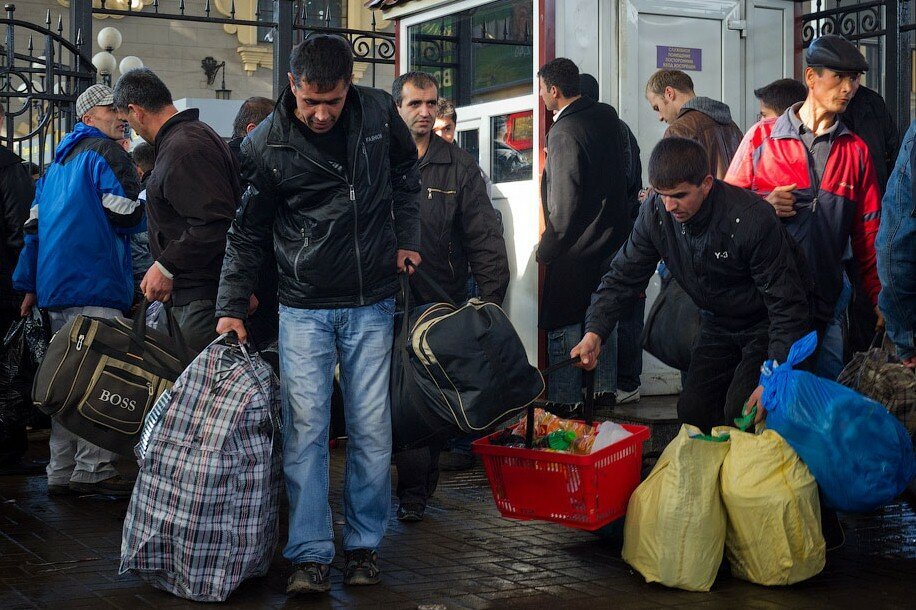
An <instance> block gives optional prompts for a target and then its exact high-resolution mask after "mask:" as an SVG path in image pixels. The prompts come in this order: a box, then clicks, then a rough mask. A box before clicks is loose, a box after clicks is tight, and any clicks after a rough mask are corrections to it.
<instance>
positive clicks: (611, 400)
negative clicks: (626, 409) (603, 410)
mask: <svg viewBox="0 0 916 610" xmlns="http://www.w3.org/2000/svg"><path fill="white" fill-rule="evenodd" d="M595 406H596V407H615V406H617V394H615V393H614V392H596V393H595Z"/></svg>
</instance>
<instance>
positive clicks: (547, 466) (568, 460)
mask: <svg viewBox="0 0 916 610" xmlns="http://www.w3.org/2000/svg"><path fill="white" fill-rule="evenodd" d="M623 427H624V428H626V429H627V430H629V431H630V432H632V433H633V435H632V436H630V437H628V438H625V439H623V440H622V441H620V442H618V443H615V444H613V445H611V446H610V447H605V448H604V449H601V450H599V451H596V452H595V453H591V454H589V455H573V454H569V453H556V452H552V451H539V450H536V449H524V448H518V447H501V446H499V445H491V444H490V439H491V438H493V437H494V436H497V435H499V434H500V433H499V432H497V433H495V434H491V435H490V436H486V437H484V438H482V439H480V440H477V441H475V442H474V443H473V447H474V453H476V454H477V455H479V456H480V458H481V459H482V460H483V465H484V468H485V469H486V471H487V478H488V479H489V480H490V487H491V488H492V490H493V499H494V500H496V506H497V507H498V508H499V512H500V513H502V515H503V517H510V518H513V519H540V520H543V521H553V522H554V523H561V524H563V525H566V526H569V527H576V528H579V529H584V530H589V531H593V530H596V529H599V528H602V527H604V526H605V525H607V524H608V523H610V522H611V521H614V520H615V519H619V518H620V517H622V516H624V515H625V514H626V512H627V503H628V502H629V501H630V495H631V494H632V493H633V491H634V490H635V489H636V487H637V486H638V485H639V478H640V472H641V469H642V444H643V442H644V441H646V440H648V438H649V428H647V427H646V426H630V425H626V424H624V426H623Z"/></svg>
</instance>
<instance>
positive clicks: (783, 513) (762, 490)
mask: <svg viewBox="0 0 916 610" xmlns="http://www.w3.org/2000/svg"><path fill="white" fill-rule="evenodd" d="M717 431H718V430H717ZM722 431H723V432H724V430H722ZM729 432H730V434H731V450H730V451H729V453H728V455H727V456H726V458H725V462H724V463H723V464H722V478H721V480H722V501H723V502H724V503H725V509H726V512H727V513H728V529H727V532H726V537H725V548H726V553H727V555H728V561H729V562H730V563H731V570H732V574H733V575H734V576H737V577H738V578H743V579H744V580H749V581H751V582H754V583H757V584H759V585H791V584H792V583H796V582H799V581H802V580H805V579H808V578H811V577H812V576H814V575H815V574H817V573H819V572H820V571H821V570H823V569H824V561H825V546H824V537H823V535H822V534H821V509H820V503H819V501H818V497H817V483H816V482H815V481H814V477H813V476H811V473H810V472H809V471H808V467H807V466H805V464H804V462H802V461H801V459H799V457H798V454H796V453H795V451H794V450H793V449H792V447H790V446H789V444H788V443H787V442H786V441H785V440H784V439H783V438H782V437H781V436H779V434H777V433H776V432H775V431H773V430H766V431H764V432H763V433H762V434H750V433H748V432H741V431H739V430H734V429H731V430H729ZM720 433H721V432H720Z"/></svg>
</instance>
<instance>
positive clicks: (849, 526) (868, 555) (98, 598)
mask: <svg viewBox="0 0 916 610" xmlns="http://www.w3.org/2000/svg"><path fill="white" fill-rule="evenodd" d="M32 445H33V447H35V449H34V450H33V451H34V452H35V456H34V457H41V451H40V450H41V448H42V447H43V448H44V454H45V456H46V454H47V441H46V436H45V437H44V438H42V437H33V439H32ZM343 455H344V452H343V450H342V449H336V450H335V451H334V452H333V460H332V461H333V466H332V470H333V475H334V476H333V478H332V489H336V490H339V489H340V482H341V478H342V471H343ZM332 505H333V506H334V509H335V521H336V523H337V526H336V527H337V528H338V530H339V525H340V511H339V508H340V498H339V494H338V495H335V496H334V497H333V498H332ZM126 506H127V503H126V501H125V500H112V499H108V498H103V497H98V496H89V497H65V498H49V497H48V496H47V494H46V483H45V480H44V477H40V476H38V477H28V478H27V477H12V476H5V477H0V609H4V610H9V609H13V608H84V607H91V608H110V607H114V608H127V609H129V610H136V609H139V608H145V607H195V606H196V607H202V606H201V605H199V604H192V603H190V602H187V601H184V600H181V599H179V598H176V597H173V596H171V595H169V594H167V593H163V592H161V591H157V590H155V589H153V588H152V587H150V586H148V585H146V584H145V583H143V582H142V581H141V580H140V579H139V578H137V577H135V576H131V575H123V576H119V575H118V555H119V550H120V544H121V522H122V520H123V517H124V511H125V509H126ZM393 506H394V504H393ZM392 514H393V511H392ZM284 521H285V519H284ZM843 523H844V526H845V529H846V536H847V538H846V544H845V545H844V546H843V547H842V548H840V549H838V550H836V551H834V552H831V553H829V554H828V557H827V567H826V569H825V570H824V571H823V573H821V574H820V575H818V576H816V577H815V578H812V579H811V580H809V581H807V582H805V583H801V584H798V585H795V586H791V587H779V588H765V587H758V586H755V585H752V584H749V583H746V582H743V581H740V580H737V579H734V578H732V577H731V576H730V575H729V574H728V573H727V571H726V570H723V571H722V572H720V575H719V578H718V580H717V581H716V585H715V587H714V588H713V590H712V592H710V593H689V592H684V591H677V590H671V589H667V588H665V587H662V586H659V585H648V584H646V583H645V582H644V581H643V579H642V577H640V575H639V574H637V573H635V572H634V571H632V570H631V569H630V568H629V566H628V565H627V564H625V563H624V562H623V561H622V560H621V559H620V541H619V540H615V539H613V538H612V537H608V538H602V537H599V536H596V535H595V534H591V533H588V532H581V531H576V530H572V529H568V528H564V527H561V526H558V525H552V524H548V523H542V522H520V521H510V520H506V519H503V518H501V517H500V516H499V513H498V512H497V510H496V508H495V505H494V503H493V498H492V496H491V495H490V490H489V486H488V485H487V482H486V477H485V475H484V473H483V470H482V468H480V467H478V468H475V469H474V470H471V471H467V472H463V473H443V476H442V480H441V483H440V487H439V490H438V491H437V493H436V496H435V497H434V499H433V500H432V503H431V505H430V507H429V509H428V511H427V513H426V518H425V520H424V521H423V522H421V523H416V524H402V523H399V522H398V521H396V520H395V519H394V517H393V516H392V520H391V522H390V526H389V529H388V534H387V536H386V538H385V541H384V543H383V546H382V549H381V556H382V570H383V571H382V583H381V584H380V585H378V586H374V587H356V588H354V587H344V586H343V584H342V582H341V581H342V575H341V572H340V568H341V567H342V563H343V562H342V559H341V558H340V557H338V558H337V559H336V560H335V565H336V567H337V568H338V569H335V570H334V571H333V572H332V582H333V587H332V590H331V593H330V594H329V595H326V596H324V597H319V598H314V599H313V598H287V596H286V595H285V593H284V589H285V578H286V574H287V570H288V568H287V565H286V564H285V562H284V560H283V558H282V556H281V554H280V549H278V551H277V554H276V556H275V559H274V564H273V566H272V570H271V572H270V574H269V575H268V576H266V577H264V578H261V579H256V580H252V581H249V582H247V583H245V584H243V585H242V587H241V588H240V589H239V590H238V591H236V593H235V594H233V596H232V597H231V598H230V600H229V602H228V603H227V604H226V606H228V607H232V608H281V607H283V608H287V607H289V608H299V607H302V608H422V609H436V610H439V609H444V608H449V609H451V608H538V609H540V608H563V609H564V610H574V609H577V608H583V607H585V606H586V605H590V606H592V607H594V608H614V609H620V610H624V609H628V608H657V607H671V606H682V607H701V608H706V607H708V608H821V607H822V608H869V610H872V609H877V608H912V607H913V599H914V597H916V596H914V593H916V586H914V583H916V578H914V576H916V514H914V512H913V510H912V508H910V507H909V506H907V505H905V504H904V503H902V502H898V503H895V504H892V505H890V506H888V507H886V508H885V509H883V510H881V511H878V512H877V513H875V514H871V515H867V516H855V517H853V516H844V517H843ZM284 527H285V525H284ZM281 537H285V530H284V532H282V534H281ZM907 600H909V601H907Z"/></svg>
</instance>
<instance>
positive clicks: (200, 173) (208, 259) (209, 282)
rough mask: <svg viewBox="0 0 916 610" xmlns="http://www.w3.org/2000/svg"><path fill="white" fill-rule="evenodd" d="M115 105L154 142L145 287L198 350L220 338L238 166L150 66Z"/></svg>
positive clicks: (137, 73)
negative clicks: (219, 296) (221, 289)
mask: <svg viewBox="0 0 916 610" xmlns="http://www.w3.org/2000/svg"><path fill="white" fill-rule="evenodd" d="M114 105H115V107H116V108H117V109H118V111H119V112H120V114H121V115H122V117H123V118H125V119H126V120H127V121H128V122H129V123H130V126H131V127H132V128H133V130H134V131H136V132H137V133H138V134H140V136H141V137H142V138H143V139H144V140H146V141H147V142H149V143H150V144H152V145H153V146H155V148H156V169H155V171H154V172H153V173H152V175H151V176H150V177H149V179H148V180H147V182H146V197H147V198H146V209H147V214H148V216H149V245H150V252H151V254H152V255H153V259H154V260H155V262H154V263H153V264H152V266H151V267H150V268H149V270H148V271H147V272H146V275H145V276H144V278H143V281H142V282H141V284H140V289H141V290H142V291H143V294H144V295H145V296H146V298H147V299H149V300H150V301H162V302H170V303H171V310H172V314H173V315H174V316H175V321H176V322H177V323H178V327H179V328H180V329H181V332H182V335H183V337H184V339H185V341H186V342H187V344H188V346H189V347H190V348H192V349H193V350H195V351H198V352H199V351H201V350H203V348H205V347H206V346H207V344H208V343H210V341H212V340H213V339H215V338H216V334H215V332H214V324H213V323H214V308H215V303H216V292H217V288H218V286H219V274H220V269H221V268H222V266H223V253H224V251H225V247H226V231H228V230H229V224H230V223H231V222H232V219H233V217H234V216H235V209H236V207H237V206H238V202H239V200H240V198H241V187H240V186H239V170H238V164H237V163H236V161H235V158H234V157H233V156H232V154H231V153H230V152H229V147H228V146H226V143H225V142H223V140H222V138H220V137H219V135H218V134H217V133H216V132H215V131H213V129H211V128H210V127H209V126H208V125H207V124H206V123H204V122H202V121H200V120H199V119H198V116H199V114H200V113H199V111H198V110H197V109H193V108H192V109H188V110H183V111H182V112H178V109H176V108H175V106H174V104H172V94H171V92H170V91H169V90H168V88H167V87H166V86H165V83H163V82H162V81H161V80H160V79H159V77H158V76H156V75H155V74H154V73H153V72H152V70H149V69H148V68H140V69H137V70H131V71H130V72H128V73H126V74H124V75H122V76H121V78H120V79H118V83H117V85H115V89H114Z"/></svg>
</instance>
